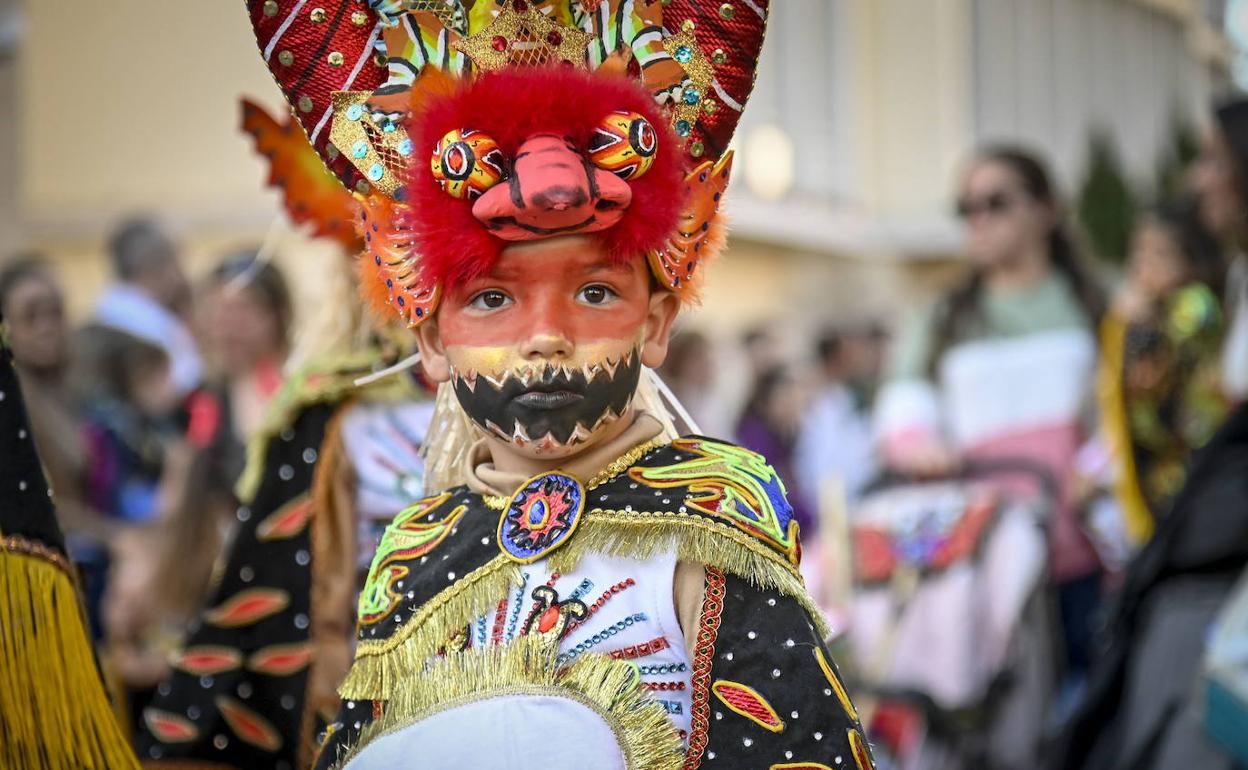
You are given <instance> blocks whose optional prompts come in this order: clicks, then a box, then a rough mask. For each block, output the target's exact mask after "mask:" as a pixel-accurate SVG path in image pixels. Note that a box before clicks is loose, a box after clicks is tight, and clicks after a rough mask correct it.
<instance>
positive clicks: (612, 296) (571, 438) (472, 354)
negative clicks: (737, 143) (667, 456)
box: [418, 236, 679, 459]
mask: <svg viewBox="0 0 1248 770" xmlns="http://www.w3.org/2000/svg"><path fill="white" fill-rule="evenodd" d="M678 308H679V301H678V300H677V298H676V297H675V296H674V295H671V294H668V293H665V292H656V293H652V292H651V285H650V274H649V271H648V268H647V266H646V261H645V258H644V257H637V258H636V259H634V260H632V261H630V262H628V263H627V264H625V265H616V264H613V263H612V262H611V260H610V259H609V258H608V257H607V256H606V254H605V253H604V252H603V250H602V248H601V247H600V246H599V244H598V242H597V241H596V240H594V239H592V238H590V237H585V236H577V237H565V238H555V239H549V240H543V241H535V242H531V243H526V244H519V245H516V246H512V247H509V248H508V249H506V250H505V251H504V252H503V254H502V256H501V257H500V258H499V260H498V263H497V264H496V265H495V266H494V269H493V270H491V272H490V273H489V274H488V275H486V276H482V277H481V278H478V279H476V280H473V281H470V282H467V283H465V284H464V285H462V286H457V287H455V288H454V289H452V290H450V291H448V292H447V294H446V296H445V297H443V299H442V302H441V304H440V306H439V309H438V314H437V316H436V318H435V319H434V321H432V322H430V323H427V324H425V325H422V326H421V327H420V328H419V329H418V340H419V343H420V349H421V355H422V361H423V363H424V366H425V369H426V371H427V372H428V374H429V376H430V377H432V378H433V379H434V380H435V381H439V382H443V381H450V382H451V383H452V385H453V386H454V388H455V394H456V396H457V397H458V398H459V402H460V404H461V405H462V406H463V408H464V411H465V412H466V413H467V414H468V416H469V417H470V418H471V419H472V421H473V422H474V423H475V424H476V425H477V427H479V428H480V429H481V430H482V431H483V432H484V433H485V434H486V436H487V437H488V438H489V439H490V441H491V444H492V445H493V446H495V447H497V448H501V449H504V450H505V451H512V452H517V453H519V454H522V455H524V456H526V457H531V458H540V459H558V458H565V457H569V456H572V455H575V454H577V453H579V452H580V451H583V450H584V449H585V448H586V447H588V446H590V445H592V444H595V443H597V442H599V441H601V440H604V439H605V438H607V437H609V436H611V435H614V434H615V433H616V432H618V430H619V429H621V428H622V427H623V424H624V423H622V422H621V420H620V418H621V417H623V416H625V415H627V414H628V413H629V410H630V408H631V404H632V398H633V394H634V393H635V391H636V389H637V383H638V380H639V377H640V375H641V368H642V366H643V365H645V366H650V367H655V366H658V365H660V364H661V363H663V359H664V358H665V357H666V355H667V342H668V334H669V332H670V330H671V324H672V321H674V320H675V316H676V313H677V310H678ZM613 427H614V428H615V430H614V431H613V430H612V429H613Z"/></svg>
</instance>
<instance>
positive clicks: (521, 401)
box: [454, 350, 641, 446]
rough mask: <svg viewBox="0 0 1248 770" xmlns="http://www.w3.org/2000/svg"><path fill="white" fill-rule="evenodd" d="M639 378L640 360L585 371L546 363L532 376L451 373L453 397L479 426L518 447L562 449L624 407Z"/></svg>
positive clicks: (630, 356) (626, 358)
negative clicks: (539, 444) (551, 444)
mask: <svg viewBox="0 0 1248 770" xmlns="http://www.w3.org/2000/svg"><path fill="white" fill-rule="evenodd" d="M640 379H641V357H640V356H639V355H638V354H637V351H635V350H634V351H631V352H629V353H628V354H627V355H626V356H624V358H623V359H622V360H620V361H614V362H612V361H608V362H604V363H602V364H594V365H593V366H591V367H589V371H588V372H587V371H585V370H584V369H581V368H572V367H564V366H558V365H555V364H547V365H546V366H545V367H544V368H543V369H542V370H541V371H540V372H539V373H537V374H536V375H532V374H528V373H517V372H507V373H506V374H503V375H501V376H494V377H487V376H485V375H473V374H461V373H459V372H456V373H455V378H454V388H455V396H456V397H457V398H458V399H459V403H460V406H462V407H463V408H464V412H465V413H466V414H467V415H468V417H469V418H471V419H472V421H473V422H475V423H476V424H477V425H478V426H479V427H481V428H482V429H484V430H486V431H487V432H489V433H491V434H493V435H494V436H495V437H497V438H500V439H502V440H504V441H510V442H513V443H515V444H517V445H518V446H524V445H526V444H529V443H532V442H535V441H538V440H541V439H545V438H547V437H548V436H549V437H550V438H552V439H553V440H554V441H555V442H557V443H559V444H563V445H567V444H570V443H575V442H577V441H583V440H585V439H586V438H588V437H589V435H590V434H592V433H593V431H594V429H595V428H597V427H598V426H599V425H600V424H601V423H602V422H603V421H604V420H608V419H611V418H613V417H618V416H620V415H621V414H622V413H623V412H624V410H625V409H627V408H628V405H629V402H630V401H631V400H632V397H633V394H634V393H635V392H636V390H637V383H638V381H639V380H640Z"/></svg>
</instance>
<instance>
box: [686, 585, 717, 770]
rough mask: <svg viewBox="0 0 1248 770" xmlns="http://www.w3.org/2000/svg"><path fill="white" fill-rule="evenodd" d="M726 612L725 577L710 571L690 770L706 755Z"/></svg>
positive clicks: (698, 647) (696, 653) (696, 656)
mask: <svg viewBox="0 0 1248 770" xmlns="http://www.w3.org/2000/svg"><path fill="white" fill-rule="evenodd" d="M723 611H724V573H723V572H722V571H721V570H718V569H715V568H714V567H707V568H706V595H705V597H704V598H703V600H702V618H701V620H700V621H699V623H698V638H697V642H696V644H695V646H694V650H693V676H692V678H691V684H692V688H693V699H692V701H693V702H692V706H691V707H690V710H691V711H692V716H691V729H690V732H689V749H688V751H687V752H686V754H685V768H686V769H687V770H694V769H695V768H697V767H698V766H699V765H701V764H702V754H703V752H705V751H706V743H707V735H706V733H707V730H709V729H710V726H711V723H710V710H711V709H710V697H711V692H710V686H711V663H712V660H713V658H714V657H715V640H716V639H717V638H718V637H719V624H720V615H721V614H722V613H723Z"/></svg>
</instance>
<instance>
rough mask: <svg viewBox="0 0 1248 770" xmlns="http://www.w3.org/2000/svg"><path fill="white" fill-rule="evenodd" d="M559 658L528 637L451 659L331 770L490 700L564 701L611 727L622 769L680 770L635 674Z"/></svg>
mask: <svg viewBox="0 0 1248 770" xmlns="http://www.w3.org/2000/svg"><path fill="white" fill-rule="evenodd" d="M557 656H558V647H557V645H552V644H549V643H547V642H544V640H542V639H541V638H540V637H533V636H524V637H520V638H518V639H516V640H514V641H512V642H510V643H508V644H506V645H502V646H494V647H489V648H485V649H474V650H468V651H466V652H456V653H451V654H449V655H447V656H446V658H445V659H443V660H440V661H438V662H437V663H436V664H435V665H433V666H432V667H431V668H429V669H428V670H427V671H422V672H421V673H419V674H418V675H417V676H416V678H415V679H414V680H409V681H408V682H406V683H405V686H404V687H403V688H402V689H401V690H400V691H399V692H397V693H395V695H394V697H393V698H391V699H389V700H388V702H387V703H386V708H385V712H384V713H383V715H382V717H381V718H380V719H378V720H377V721H375V722H372V723H370V724H369V726H368V727H366V728H364V730H363V732H362V733H361V735H360V740H359V741H358V742H357V743H356V745H355V746H353V747H352V748H351V749H349V750H348V751H347V752H346V753H345V755H344V756H343V757H342V758H341V759H339V760H338V763H337V764H336V765H334V767H339V768H340V767H344V766H345V765H347V764H348V763H350V761H351V760H352V759H353V758H355V757H356V756H358V755H359V754H360V753H361V751H362V749H363V748H365V747H366V746H368V745H369V744H370V743H372V742H373V741H375V740H377V739H379V738H383V737H385V736H386V735H389V734H391V733H394V732H396V731H399V730H402V729H404V728H406V727H409V726H411V725H413V724H415V723H417V722H420V721H421V720H423V719H427V718H429V717H430V716H433V715H435V714H439V713H442V712H445V711H448V710H450V709H454V708H459V707H462V706H465V705H467V704H470V703H476V702H479V701H482V700H485V699H487V698H498V697H507V696H524V695H540V696H545V697H556V698H566V699H568V700H571V701H575V702H576V703H579V704H580V705H582V706H584V707H585V708H588V709H590V710H591V711H593V712H594V713H596V714H597V715H598V716H599V717H601V718H602V720H603V721H604V722H606V723H607V725H609V726H610V728H611V732H612V733H613V734H614V735H615V738H616V740H617V741H618V743H619V746H620V748H621V750H622V751H623V753H624V764H625V766H626V767H629V768H638V769H640V768H646V770H676V768H679V767H680V766H681V763H682V758H683V757H682V754H683V752H682V750H681V741H680V736H679V735H678V734H677V733H676V728H675V726H674V725H673V724H672V721H671V719H670V718H668V716H667V710H666V709H665V708H663V707H662V706H661V705H659V703H658V702H656V701H655V700H653V699H652V698H651V697H650V696H649V695H648V693H647V692H646V691H645V690H644V689H642V687H641V680H640V676H639V674H638V672H637V667H636V666H634V665H632V664H630V663H627V662H625V661H618V660H613V659H611V658H609V657H607V656H605V655H592V654H591V655H583V656H581V657H580V658H579V659H577V660H576V661H575V662H574V663H572V664H571V665H569V666H567V667H560V666H559V665H558V663H557ZM421 663H423V661H422V662H421Z"/></svg>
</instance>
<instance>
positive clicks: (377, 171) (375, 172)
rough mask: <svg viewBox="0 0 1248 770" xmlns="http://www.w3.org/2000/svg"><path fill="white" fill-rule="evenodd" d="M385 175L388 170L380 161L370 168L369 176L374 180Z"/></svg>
mask: <svg viewBox="0 0 1248 770" xmlns="http://www.w3.org/2000/svg"><path fill="white" fill-rule="evenodd" d="M385 175H386V170H385V169H384V168H382V166H381V164H380V163H374V164H373V165H372V166H371V167H370V168H369V169H368V178H369V179H371V180H373V181H374V182H376V181H378V180H380V179H381V178H382V177H383V176H385Z"/></svg>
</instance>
